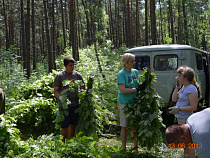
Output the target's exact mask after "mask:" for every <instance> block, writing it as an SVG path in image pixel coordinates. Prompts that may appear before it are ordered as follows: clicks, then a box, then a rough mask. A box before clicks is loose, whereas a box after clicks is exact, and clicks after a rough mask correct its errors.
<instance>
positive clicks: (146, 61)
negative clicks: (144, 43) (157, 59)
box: [134, 56, 150, 70]
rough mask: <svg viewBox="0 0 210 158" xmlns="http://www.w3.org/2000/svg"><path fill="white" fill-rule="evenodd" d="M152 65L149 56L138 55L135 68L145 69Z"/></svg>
mask: <svg viewBox="0 0 210 158" xmlns="http://www.w3.org/2000/svg"><path fill="white" fill-rule="evenodd" d="M149 66H150V58H149V56H136V57H135V65H134V68H135V69H137V70H143V68H144V67H149Z"/></svg>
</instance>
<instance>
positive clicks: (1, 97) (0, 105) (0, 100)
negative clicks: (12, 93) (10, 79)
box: [0, 88, 5, 114]
mask: <svg viewBox="0 0 210 158" xmlns="http://www.w3.org/2000/svg"><path fill="white" fill-rule="evenodd" d="M3 113H5V93H4V91H3V90H2V89H1V88H0V114H3Z"/></svg>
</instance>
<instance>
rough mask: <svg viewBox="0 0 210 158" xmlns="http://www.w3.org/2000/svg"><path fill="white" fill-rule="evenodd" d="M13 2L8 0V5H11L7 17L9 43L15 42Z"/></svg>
mask: <svg viewBox="0 0 210 158" xmlns="http://www.w3.org/2000/svg"><path fill="white" fill-rule="evenodd" d="M13 6H14V2H13V1H12V0H11V2H10V7H11V9H10V10H11V11H10V17H9V40H10V41H9V45H14V44H15V39H14V38H15V31H14V28H15V22H14V17H15V16H14V8H13Z"/></svg>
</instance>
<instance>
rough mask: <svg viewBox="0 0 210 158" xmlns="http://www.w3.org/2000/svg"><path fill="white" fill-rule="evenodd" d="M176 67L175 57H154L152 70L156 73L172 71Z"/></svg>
mask: <svg viewBox="0 0 210 158" xmlns="http://www.w3.org/2000/svg"><path fill="white" fill-rule="evenodd" d="M177 67H178V56H177V55H170V54H169V55H156V56H155V58H154V69H155V70H156V71H173V70H176V69H177Z"/></svg>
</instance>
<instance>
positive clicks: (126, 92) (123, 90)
mask: <svg viewBox="0 0 210 158" xmlns="http://www.w3.org/2000/svg"><path fill="white" fill-rule="evenodd" d="M119 88H120V92H121V93H122V94H128V93H134V92H137V91H136V88H125V85H124V84H122V83H120V84H119Z"/></svg>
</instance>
